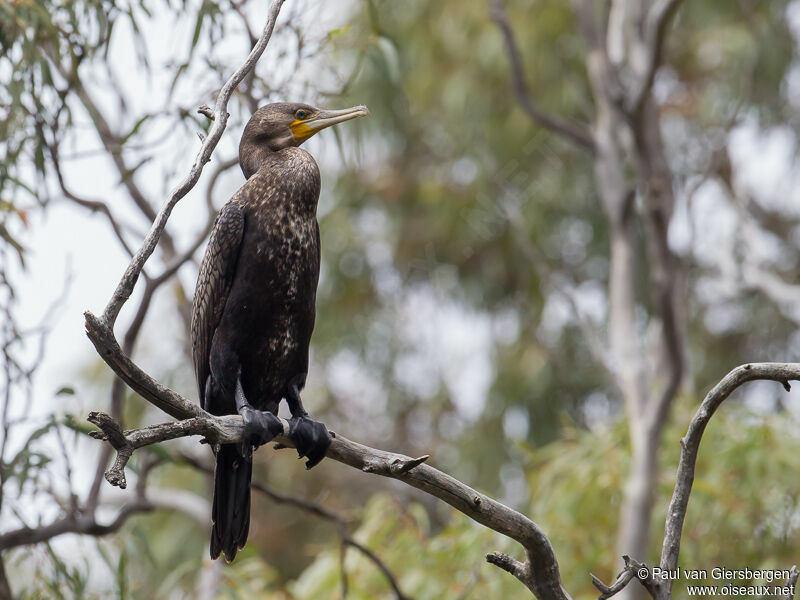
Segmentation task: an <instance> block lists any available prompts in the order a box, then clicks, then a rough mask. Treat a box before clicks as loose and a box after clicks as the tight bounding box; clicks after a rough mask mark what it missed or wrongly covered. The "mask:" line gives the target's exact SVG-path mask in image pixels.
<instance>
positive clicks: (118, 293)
mask: <svg viewBox="0 0 800 600" xmlns="http://www.w3.org/2000/svg"><path fill="white" fill-rule="evenodd" d="M283 2H284V0H272V3H271V4H270V7H269V16H268V17H267V23H266V25H265V26H264V31H263V32H262V33H261V37H259V38H258V43H257V44H256V45H255V46H254V47H253V49H252V50H251V51H250V54H249V55H248V57H247V60H245V62H244V63H243V64H242V66H240V67H239V68H238V69H237V70H236V72H235V73H234V74H233V75H231V77H230V78H229V79H228V81H227V82H225V85H224V86H222V89H221V90H220V92H219V95H218V96H217V101H216V104H215V105H214V122H213V124H212V125H211V129H210V130H209V132H208V135H207V136H206V138H205V140H204V141H203V144H202V146H201V147H200V151H199V152H198V154H197V157H196V158H195V160H194V163H193V164H192V168H191V170H190V171H189V174H188V175H187V176H186V177H185V178H184V180H183V181H182V182H181V183H180V184H179V185H178V187H176V188H175V189H174V190H173V191H172V193H171V194H170V195H169V198H168V199H167V201H166V202H165V203H164V205H163V206H162V207H161V210H159V211H158V214H157V215H156V217H155V219H154V221H153V225H152V226H151V228H150V231H149V232H148V233H147V236H146V237H145V239H144V242H143V243H142V246H141V248H139V250H138V251H137V252H136V254H135V255H134V257H133V259H131V262H130V264H129V265H128V268H127V269H126V270H125V274H124V275H123V276H122V279H121V280H120V282H119V284H117V288H116V289H115V290H114V294H113V295H112V296H111V299H110V300H109V302H108V304H107V305H106V307H105V309H104V311H103V317H102V318H103V322H104V323H105V324H106V325H108V326H109V327H111V328H113V326H114V323H115V322H116V320H117V316H118V315H119V311H120V310H121V309H122V306H123V304H125V302H126V301H127V300H128V298H130V295H131V293H132V292H133V288H134V286H135V285H136V280H137V279H138V278H139V274H140V273H141V271H142V269H143V268H144V263H145V262H146V261H147V259H148V258H150V255H151V254H152V253H153V250H155V247H156V244H158V240H159V238H160V237H161V234H162V232H163V231H164V228H165V227H166V226H167V220H168V219H169V216H170V214H171V213H172V209H173V208H175V205H176V204H177V203H178V201H179V200H180V199H181V198H183V197H184V196H185V195H186V194H187V193H189V190H191V189H192V188H193V187H194V186H195V184H196V183H197V181H198V179H200V174H201V173H202V171H203V167H204V166H205V164H206V163H207V162H208V161H210V160H211V153H212V152H213V151H214V149H215V148H216V146H217V143H218V142H219V140H220V138H221V137H222V132H223V131H225V126H226V125H227V122H228V117H229V115H228V110H227V109H228V101H229V100H230V98H231V96H232V95H233V92H234V90H235V89H236V86H237V85H239V82H241V81H242V79H244V77H245V75H247V73H248V72H250V70H251V69H252V68H253V67H254V66H255V64H256V62H257V61H258V59H259V58H260V57H261V54H262V53H263V52H264V49H265V48H266V47H267V43H268V42H269V39H270V37H271V36H272V30H273V29H274V27H275V21H276V20H277V18H278V13H279V12H280V9H281V6H282V5H283Z"/></svg>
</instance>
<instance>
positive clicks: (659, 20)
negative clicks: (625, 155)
mask: <svg viewBox="0 0 800 600" xmlns="http://www.w3.org/2000/svg"><path fill="white" fill-rule="evenodd" d="M681 2H682V0H657V1H656V2H655V3H653V5H652V6H651V7H650V10H649V11H648V13H647V18H646V20H645V24H644V35H643V39H641V40H639V43H638V44H637V46H638V48H637V50H638V51H639V52H641V53H642V54H643V55H644V60H643V61H642V62H643V63H644V70H643V72H642V73H640V74H639V77H638V82H637V85H636V89H635V90H634V91H633V92H632V93H631V94H630V99H631V101H630V103H629V104H628V110H629V112H630V114H632V115H637V114H639V113H640V112H641V110H642V107H643V106H644V102H645V100H646V99H647V97H648V96H649V94H650V89H651V88H652V87H653V80H654V79H655V75H656V71H657V70H658V67H659V66H660V65H661V57H662V54H663V50H664V40H665V38H666V35H667V28H668V27H669V24H670V22H671V20H672V16H673V15H674V14H675V13H676V12H677V10H678V7H679V6H680V4H681Z"/></svg>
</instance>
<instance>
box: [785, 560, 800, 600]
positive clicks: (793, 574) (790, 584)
mask: <svg viewBox="0 0 800 600" xmlns="http://www.w3.org/2000/svg"><path fill="white" fill-rule="evenodd" d="M798 579H800V569H798V568H797V565H793V566H792V568H791V569H790V570H789V578H788V579H787V580H786V584H785V585H784V587H787V588H789V593H788V594H784V596H783V600H793V598H794V596H795V592H796V591H797V580H798Z"/></svg>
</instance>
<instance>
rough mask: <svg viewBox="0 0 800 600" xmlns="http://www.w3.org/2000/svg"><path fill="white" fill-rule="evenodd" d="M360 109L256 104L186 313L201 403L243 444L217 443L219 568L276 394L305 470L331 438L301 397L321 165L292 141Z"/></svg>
mask: <svg viewBox="0 0 800 600" xmlns="http://www.w3.org/2000/svg"><path fill="white" fill-rule="evenodd" d="M368 114H369V111H368V110H367V108H366V107H364V106H356V107H353V108H348V109H345V110H334V111H326V110H320V109H318V108H314V107H313V106H309V105H308V104H296V103H285V102H279V103H274V104H268V105H266V106H263V107H262V108H259V109H258V110H257V111H256V112H255V114H254V115H253V116H252V117H251V118H250V121H249V122H248V123H247V126H246V127H245V129H244V133H243V135H242V140H241V143H240V144H239V164H240V166H241V168H242V172H243V173H244V176H245V177H246V178H247V182H246V183H245V184H244V185H243V186H242V187H241V188H240V189H239V191H237V192H236V193H235V194H234V195H233V197H232V198H231V199H230V201H229V202H228V203H227V204H225V206H224V207H223V208H222V210H221V211H220V213H219V215H218V216H217V220H216V222H215V224H214V229H213V231H212V232H211V239H210V240H209V242H208V247H207V248H206V252H205V255H204V256H203V262H202V264H201V266H200V275H199V277H198V279H197V287H196V289H195V295H194V303H193V306H192V353H193V358H194V368H195V374H196V376H197V385H198V388H199V394H200V404H201V405H202V407H203V408H204V409H205V410H207V411H209V412H211V413H212V414H215V415H227V414H236V413H238V414H240V415H242V417H243V418H244V420H245V423H246V426H247V441H246V442H243V443H241V444H229V445H222V446H220V448H219V450H218V451H217V466H216V471H215V475H214V504H213V509H212V532H211V558H217V557H218V556H219V555H220V552H223V553H224V554H225V557H226V559H227V560H228V561H231V560H233V558H234V557H235V556H236V552H237V551H238V550H239V549H240V548H242V547H243V546H244V544H245V542H246V541H247V533H248V529H249V527H250V476H251V473H252V451H253V449H254V447H257V446H259V445H261V444H264V443H266V442H268V441H269V440H271V439H272V438H273V437H274V436H275V435H276V434H277V433H278V432H280V431H281V430H282V428H281V425H280V421H279V420H278V418H277V417H276V416H275V415H276V413H277V411H278V405H279V403H280V401H281V399H282V398H285V399H286V401H287V403H288V405H289V410H290V411H291V414H292V417H291V419H290V421H289V423H290V437H291V438H292V440H293V441H294V443H295V445H296V447H297V451H298V454H299V455H300V456H306V457H307V458H308V462H307V463H306V466H307V468H309V469H310V468H311V467H313V466H314V465H316V464H317V463H318V462H319V461H320V460H322V458H323V457H324V456H325V453H326V451H327V449H328V446H330V443H331V439H330V435H329V434H328V430H327V429H326V428H325V426H324V425H323V424H322V423H319V422H317V421H314V420H312V419H311V418H309V416H308V414H307V413H306V411H305V410H304V409H303V404H302V402H301V401H300V390H302V389H303V386H304V385H305V381H306V374H307V372H308V345H309V341H310V339H311V332H312V330H313V329H314V316H315V306H314V304H315V299H316V292H317V282H318V280H319V264H320V244H319V226H318V224H317V218H316V210H317V200H318V198H319V190H320V175H319V168H318V167H317V163H316V161H315V160H314V158H313V157H312V156H311V155H310V154H309V153H308V152H306V151H305V150H303V149H301V148H299V146H300V144H302V143H303V142H304V141H306V140H307V139H308V138H310V137H311V136H312V135H314V134H315V133H317V132H318V131H320V130H322V129H324V128H326V127H329V126H331V125H335V124H336V123H340V122H342V121H347V120H349V119H354V118H356V117H361V116H365V115H368Z"/></svg>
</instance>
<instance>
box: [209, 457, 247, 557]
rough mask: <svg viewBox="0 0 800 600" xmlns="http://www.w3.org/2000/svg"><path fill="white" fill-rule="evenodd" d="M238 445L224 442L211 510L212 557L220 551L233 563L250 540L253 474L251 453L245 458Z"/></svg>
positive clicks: (216, 474)
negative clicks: (248, 536) (251, 482)
mask: <svg viewBox="0 0 800 600" xmlns="http://www.w3.org/2000/svg"><path fill="white" fill-rule="evenodd" d="M238 446H239V445H238V444H223V445H222V446H220V447H219V452H217V468H216V470H215V472H214V507H213V508H212V511H211V521H212V522H211V558H217V557H218V556H219V554H220V552H222V553H224V554H225V559H226V560H227V561H228V562H231V561H232V560H233V559H234V557H235V556H236V553H237V552H238V551H239V549H240V548H243V547H244V544H245V542H247V533H248V531H249V530H250V476H251V474H252V473H253V458H252V455H251V456H248V457H247V458H243V457H242V455H241V454H240V453H239V449H238Z"/></svg>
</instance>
